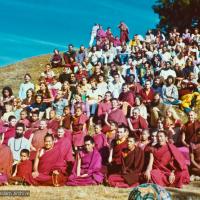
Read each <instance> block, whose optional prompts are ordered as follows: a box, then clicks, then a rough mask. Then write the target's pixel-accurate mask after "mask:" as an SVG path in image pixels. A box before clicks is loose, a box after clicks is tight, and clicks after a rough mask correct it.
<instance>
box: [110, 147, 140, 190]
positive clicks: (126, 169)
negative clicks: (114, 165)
mask: <svg viewBox="0 0 200 200" xmlns="http://www.w3.org/2000/svg"><path fill="white" fill-rule="evenodd" d="M121 159H122V166H121V173H119V174H112V175H110V176H109V178H108V182H109V185H110V186H113V187H125V188H126V187H133V186H137V185H139V178H140V175H141V172H142V168H143V164H144V152H143V150H142V149H141V148H139V147H137V146H136V147H135V149H134V150H133V151H129V150H128V149H124V150H123V151H122V155H121Z"/></svg>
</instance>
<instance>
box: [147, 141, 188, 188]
mask: <svg viewBox="0 0 200 200" xmlns="http://www.w3.org/2000/svg"><path fill="white" fill-rule="evenodd" d="M152 153H153V156H154V162H153V168H152V170H151V180H152V182H153V183H155V184H158V185H161V186H173V187H178V188H181V187H182V186H183V184H188V183H189V182H190V176H189V172H188V169H187V165H186V162H185V159H184V157H183V156H182V154H181V153H180V152H179V150H178V149H177V148H176V147H175V146H174V145H173V144H169V143H168V144H166V145H164V146H161V147H160V146H158V145H157V146H156V147H155V148H154V149H153V150H152ZM172 170H174V174H175V181H174V183H173V184H172V185H171V184H170V183H169V176H170V173H171V171H172Z"/></svg>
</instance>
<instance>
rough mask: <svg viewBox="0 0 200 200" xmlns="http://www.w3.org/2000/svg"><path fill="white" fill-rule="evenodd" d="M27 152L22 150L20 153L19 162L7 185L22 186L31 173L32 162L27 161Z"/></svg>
mask: <svg viewBox="0 0 200 200" xmlns="http://www.w3.org/2000/svg"><path fill="white" fill-rule="evenodd" d="M29 155H30V153H29V150H28V149H22V150H21V151H20V162H19V163H18V164H17V165H16V168H15V171H14V173H13V175H12V177H11V178H9V184H15V185H18V184H24V182H25V181H26V180H27V178H28V177H29V176H30V175H31V173H32V162H31V161H30V160H29Z"/></svg>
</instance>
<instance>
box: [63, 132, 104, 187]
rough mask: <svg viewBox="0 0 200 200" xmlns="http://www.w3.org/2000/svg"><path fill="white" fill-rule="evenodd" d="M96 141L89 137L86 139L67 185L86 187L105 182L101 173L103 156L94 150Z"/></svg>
mask: <svg viewBox="0 0 200 200" xmlns="http://www.w3.org/2000/svg"><path fill="white" fill-rule="evenodd" d="M94 146H95V144H94V139H93V138H92V137H91V136H89V135H87V136H85V138H84V150H83V151H80V152H78V154H77V158H76V161H75V164H74V167H73V170H72V174H71V175H70V176H69V178H68V181H67V183H66V185H71V186H85V185H97V184H101V183H102V182H103V178H104V177H103V174H102V173H101V171H100V170H101V167H102V165H101V162H102V161H101V155H100V154H99V152H98V151H97V150H96V149H95V148H94Z"/></svg>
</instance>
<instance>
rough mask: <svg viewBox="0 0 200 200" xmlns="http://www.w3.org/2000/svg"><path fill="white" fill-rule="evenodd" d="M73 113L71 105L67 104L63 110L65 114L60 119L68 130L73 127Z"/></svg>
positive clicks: (61, 123)
mask: <svg viewBox="0 0 200 200" xmlns="http://www.w3.org/2000/svg"><path fill="white" fill-rule="evenodd" d="M71 118H72V116H71V113H70V106H65V107H64V110H63V116H62V117H61V120H60V125H61V126H62V127H64V128H65V129H67V130H70V128H71Z"/></svg>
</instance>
